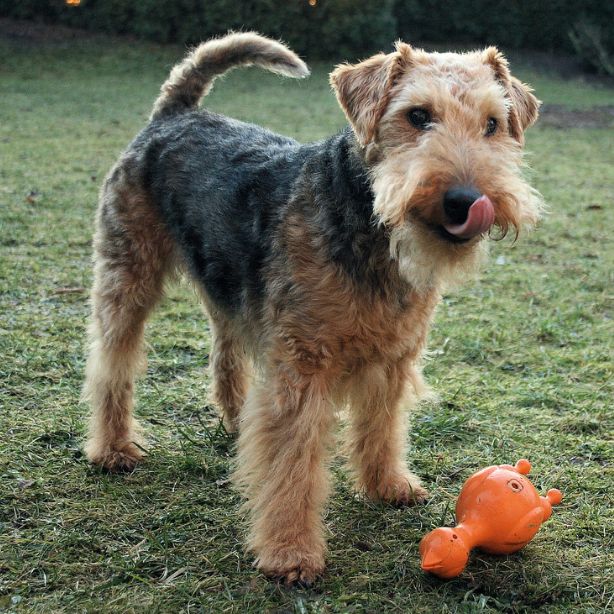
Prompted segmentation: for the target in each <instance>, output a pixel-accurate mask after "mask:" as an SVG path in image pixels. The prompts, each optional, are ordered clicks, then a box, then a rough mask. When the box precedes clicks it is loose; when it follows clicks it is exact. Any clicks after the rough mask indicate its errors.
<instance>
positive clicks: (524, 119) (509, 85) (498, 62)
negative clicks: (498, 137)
mask: <svg viewBox="0 0 614 614" xmlns="http://www.w3.org/2000/svg"><path fill="white" fill-rule="evenodd" d="M483 59H484V62H485V63H486V64H489V65H490V66H491V68H492V69H493V71H494V73H495V79H496V80H497V81H498V82H499V83H501V85H502V86H503V87H504V88H505V91H506V93H507V97H508V98H509V101H510V110H509V129H510V134H511V135H512V136H513V137H514V138H515V139H516V140H517V141H518V142H520V143H523V142H524V131H525V130H526V129H527V128H528V127H529V126H531V125H532V124H534V123H535V120H537V117H538V115H539V106H540V105H541V102H540V101H539V100H538V99H537V98H536V97H535V96H534V95H533V93H532V92H533V90H532V89H531V88H530V87H529V86H528V85H526V84H524V83H522V82H521V81H519V80H518V79H516V77H512V75H511V73H510V69H509V64H508V62H507V60H506V59H505V57H504V56H503V54H502V53H501V52H500V51H499V50H498V49H497V48H496V47H489V48H488V49H486V50H485V51H484V54H483Z"/></svg>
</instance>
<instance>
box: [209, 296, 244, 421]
mask: <svg viewBox="0 0 614 614" xmlns="http://www.w3.org/2000/svg"><path fill="white" fill-rule="evenodd" d="M208 312H209V319H210V322H211V328H212V333H213V350H212V352H211V370H212V375H213V397H214V400H215V403H216V404H217V406H218V407H219V408H220V409H221V411H222V419H223V422H224V427H225V428H226V430H227V431H228V432H229V433H233V432H235V431H236V430H237V429H238V426H239V413H240V411H241V408H242V407H243V403H244V402H245V393H246V391H247V381H248V377H247V368H248V363H247V357H246V354H245V350H244V348H243V345H242V342H241V340H240V337H239V334H238V332H237V331H236V330H234V327H233V323H232V322H231V321H230V320H229V319H228V318H227V317H226V316H224V315H223V314H221V313H220V312H219V311H217V310H215V309H211V308H209V309H208Z"/></svg>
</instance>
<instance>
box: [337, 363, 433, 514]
mask: <svg viewBox="0 0 614 614" xmlns="http://www.w3.org/2000/svg"><path fill="white" fill-rule="evenodd" d="M423 387H424V384H423V383H422V378H421V376H420V373H419V371H417V370H416V369H415V368H414V366H413V365H412V364H411V362H409V361H406V360H401V361H399V362H396V363H388V364H374V365H370V366H368V367H366V368H365V369H364V370H363V371H361V372H360V373H358V374H357V375H356V377H355V384H354V385H353V386H352V387H351V390H350V395H349V397H350V419H351V425H350V429H349V433H348V447H349V454H350V462H351V465H352V467H353V469H354V471H355V473H356V478H357V486H358V489H359V490H361V491H364V492H365V493H366V494H367V496H368V497H370V498H371V499H376V500H382V501H388V502H391V503H398V504H405V505H408V504H412V503H419V502H421V501H423V500H424V499H426V497H427V496H428V493H427V491H426V490H425V489H424V488H423V487H422V485H421V484H420V480H419V479H418V477H416V476H415V475H414V474H413V473H412V472H411V471H410V470H409V469H408V467H407V463H406V460H405V450H406V446H405V441H406V437H407V433H406V426H405V419H404V411H403V400H407V401H408V402H409V403H411V402H415V397H416V396H417V395H418V392H419V391H420V389H421V388H423ZM412 388H414V389H416V390H415V391H412Z"/></svg>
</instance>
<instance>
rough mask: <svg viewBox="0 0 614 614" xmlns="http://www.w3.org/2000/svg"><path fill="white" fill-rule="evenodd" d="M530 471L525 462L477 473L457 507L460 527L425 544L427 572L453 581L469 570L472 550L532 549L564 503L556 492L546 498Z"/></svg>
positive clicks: (439, 532) (428, 538)
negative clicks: (555, 508)
mask: <svg viewBox="0 0 614 614" xmlns="http://www.w3.org/2000/svg"><path fill="white" fill-rule="evenodd" d="M530 470H531V464H530V463H529V461H527V460H524V459H523V460H519V461H518V462H517V463H516V466H515V467H512V466H511V465H494V466H492V467H487V468H486V469H482V470H481V471H478V472H477V473H474V474H473V475H472V476H471V477H470V478H469V479H468V480H467V481H466V482H465V484H464V486H463V489H462V490H461V494H460V496H459V498H458V502H457V504H456V521H457V523H458V524H457V526H456V527H454V528H453V529H451V528H440V529H435V530H434V531H431V532H430V533H429V534H428V535H426V536H425V537H424V538H423V539H422V541H421V542H420V556H421V557H422V569H424V570H425V571H428V572H430V573H433V574H435V575H437V576H439V577H441V578H453V577H455V576H457V575H458V574H460V573H461V571H462V570H463V569H464V568H465V565H466V564H467V559H468V558H469V552H470V551H471V549H472V548H475V547H478V546H479V547H480V548H481V549H482V550H484V551H485V552H490V553H492V554H510V553H511V552H516V551H517V550H520V549H521V548H523V547H524V546H526V545H527V544H528V543H529V542H530V541H531V539H533V537H534V535H535V534H536V533H537V531H538V530H539V527H540V526H541V524H542V522H544V521H545V520H548V518H550V515H551V514H552V506H553V505H556V504H558V503H560V502H561V499H562V495H561V492H560V491H558V490H556V489H552V490H549V491H548V494H547V495H546V496H545V497H540V496H539V493H538V492H537V491H536V490H535V487H534V486H533V484H531V482H530V481H529V480H528V478H525V477H524V476H525V475H527V474H528V473H529V471H530Z"/></svg>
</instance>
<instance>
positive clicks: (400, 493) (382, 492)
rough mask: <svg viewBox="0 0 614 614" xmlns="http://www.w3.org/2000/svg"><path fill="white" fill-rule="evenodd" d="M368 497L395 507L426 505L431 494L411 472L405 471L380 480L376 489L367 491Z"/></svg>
mask: <svg viewBox="0 0 614 614" xmlns="http://www.w3.org/2000/svg"><path fill="white" fill-rule="evenodd" d="M367 495H368V496H369V497H370V498H371V499H375V500H379V501H386V502H387V503H393V504H395V505H416V504H419V503H424V502H425V501H426V500H427V499H428V496H429V493H428V491H427V490H426V488H424V487H423V486H422V484H421V483H420V480H419V479H418V478H417V477H416V476H415V475H414V474H413V473H411V471H403V472H399V473H393V474H391V475H388V476H386V478H385V479H380V480H379V481H378V483H377V486H376V487H375V489H373V490H371V491H367Z"/></svg>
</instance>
